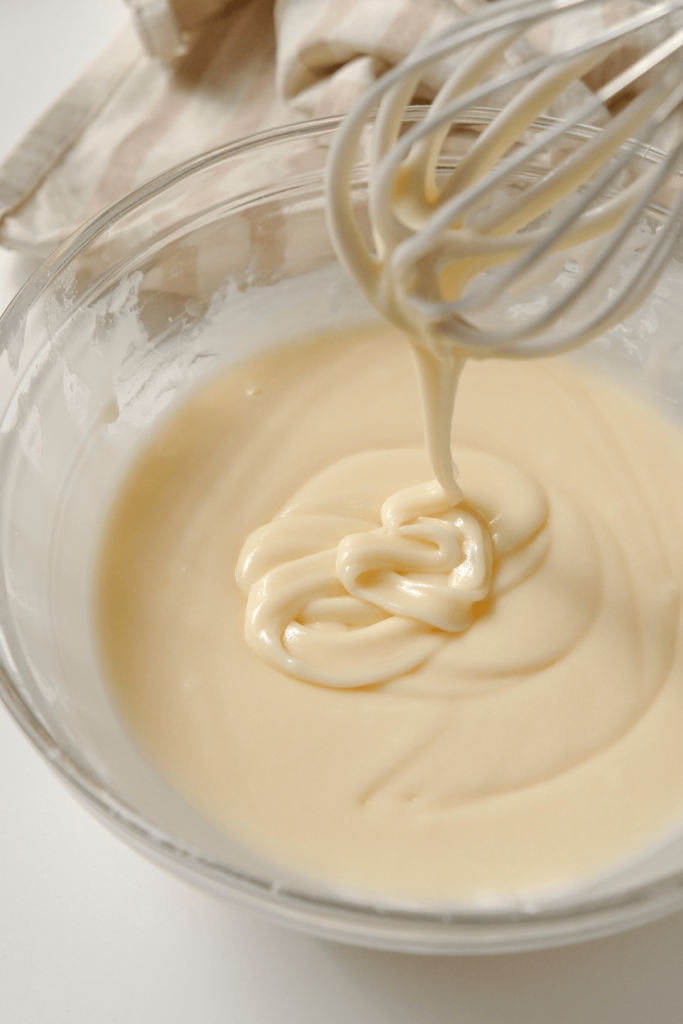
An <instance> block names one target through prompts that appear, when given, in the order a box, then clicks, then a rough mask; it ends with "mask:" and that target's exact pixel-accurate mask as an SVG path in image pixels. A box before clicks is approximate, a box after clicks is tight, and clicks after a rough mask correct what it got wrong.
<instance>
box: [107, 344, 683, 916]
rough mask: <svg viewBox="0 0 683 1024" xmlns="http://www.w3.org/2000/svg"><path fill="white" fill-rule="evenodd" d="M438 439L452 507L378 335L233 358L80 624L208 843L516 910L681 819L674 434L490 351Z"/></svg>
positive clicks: (167, 446)
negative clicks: (452, 464)
mask: <svg viewBox="0 0 683 1024" xmlns="http://www.w3.org/2000/svg"><path fill="white" fill-rule="evenodd" d="M453 438H454V453H455V459H456V462H457V464H458V466H459V470H460V472H459V476H458V486H459V488H460V489H461V491H458V493H455V492H453V490H452V488H451V489H450V493H448V492H447V489H445V488H444V487H443V485H442V484H441V485H440V484H436V483H434V482H432V483H431V484H430V483H429V481H430V478H431V475H432V474H431V471H430V468H429V463H428V461H427V457H426V454H425V451H424V448H423V432H422V422H421V414H420V405H419V398H418V394H417V388H416V386H415V381H414V370H413V368H412V366H411V361H410V356H409V353H408V350H407V346H406V345H405V344H404V342H403V341H402V339H401V337H400V336H399V335H398V333H397V332H395V331H394V330H393V329H390V328H383V329H380V328H373V329H368V330H367V331H359V332H353V333H341V334H338V335H334V334H332V335H329V336H326V337H324V338H320V339H314V340H312V341H311V342H309V343H302V344H299V345H292V346H289V347H286V348H282V349H278V350H276V351H274V352H272V353H270V354H266V355H264V356H261V357H259V358H257V359H255V360H253V361H252V362H250V363H247V364H245V365H243V366H240V367H237V368H235V369H233V370H231V371H230V372H228V373H227V374H226V375H225V376H223V377H222V378H221V379H219V380H217V381H216V382H215V383H213V384H212V385H210V386H208V387H207V388H206V389H205V390H204V391H201V392H199V393H198V394H197V395H195V396H194V397H193V398H192V399H191V400H190V401H189V402H188V403H187V405H186V406H185V408H184V409H182V410H181V411H180V412H178V413H176V414H175V415H174V417H172V418H171V419H169V421H168V422H167V424H166V425H165V426H164V427H163V428H162V429H161V430H160V431H159V433H158V434H157V436H156V437H155V439H154V440H153V442H152V443H151V444H150V446H149V448H148V449H147V450H146V451H145V452H144V453H143V454H142V456H141V457H140V460H139V462H138V464H137V466H136V467H135V469H134V470H133V473H132V474H131V476H130V479H129V480H128V482H127V484H126V486H125V487H124V489H123V492H122V494H121V497H120V499H119V501H118V503H117V506H116V508H115V509H114V512H113V516H112V520H111V523H110V526H109V528H108V532H107V535H106V537H105V541H104V547H103V555H102V562H101V567H100V575H99V594H98V611H99V622H100V629H101V638H102V648H103V651H104V655H105V658H106V662H107V667H108V671H109V675H110V678H111V681H112V686H113V689H114V691H115V693H116V696H117V699H118V701H119V703H120V706H121V707H122V709H123V712H124V715H125V717H126V720H127V721H128V723H129V724H130V727H131V728H132V729H133V731H134V732H135V733H136V734H137V735H138V737H139V738H140V740H141V742H142V744H143V746H144V747H145V748H146V749H147V750H148V751H149V752H150V755H151V756H152V757H153V759H154V761H155V763H156V764H157V765H158V766H159V768H160V770H161V771H162V772H163V773H164V774H165V775H166V776H167V777H168V778H169V779H170V780H171V781H172V782H173V783H174V785H175V786H176V787H177V788H178V789H179V790H180V791H181V792H182V793H184V794H185V795H186V796H187V797H188V799H190V800H191V801H192V802H193V803H195V804H196V805H197V806H199V807H200V808H201V809H202V810H203V811H204V813H205V814H206V815H207V816H208V817H210V818H211V819H212V820H213V821H215V822H216V823H218V824H219V825H220V826H221V827H223V828H225V829H227V830H229V831H230V832H231V833H233V834H234V835H236V836H237V837H239V838H241V839H242V840H243V841H245V842H247V843H248V844H251V845H252V846H254V847H255V848H258V849H259V850H261V851H262V852H265V853H266V854H268V855H270V856H272V857H273V858H274V859H276V860H280V861H281V862H283V863H286V864H289V865H290V866H292V867H293V868H295V869H298V870H300V871H302V872H309V873H312V874H315V875H317V876H319V877H321V878H324V879H327V880H330V881H332V882H335V883H339V884H345V885H351V886H354V887H356V888H358V889H361V890H365V891H370V892H378V893H384V894H387V895H399V896H404V897H409V898H412V897H430V898H447V899H478V898H494V897H496V898H497V897H501V898H504V897H507V896H510V895H519V894H520V893H528V892H531V891H534V892H536V891H539V890H543V889H544V888H548V887H549V888H553V887H562V886H567V885H572V884H575V883H576V882H577V881H580V880H581V879H585V878H587V877H590V876H591V875H593V874H595V873H596V872H600V871H602V870H605V869H607V868H609V867H610V866H613V865H614V864H616V863H620V862H621V861H623V860H624V859H625V858H628V857H629V856H631V855H633V854H635V853H637V852H638V851H639V850H641V849H643V848H644V847H646V846H647V845H648V844H650V843H653V842H655V841H656V840H657V839H659V838H660V837H662V836H663V835H664V834H665V833H666V831H667V830H668V829H670V828H672V827H674V825H675V824H676V823H677V822H678V821H680V819H681V815H682V813H683V745H682V744H681V743H680V735H681V732H682V731H683V683H682V680H683V661H682V657H683V654H682V652H681V649H680V641H679V617H680V611H679V593H680V592H681V588H682V587H683V534H682V533H681V531H680V527H679V520H680V513H679V510H680V508H681V507H683V504H682V502H683V443H681V439H680V437H679V436H678V433H677V432H676V431H675V430H674V429H673V428H672V427H670V426H669V425H668V424H667V423H666V422H665V421H664V420H663V419H661V418H660V417H658V416H657V415H655V414H654V413H653V412H651V411H649V409H648V408H647V407H646V406H645V405H643V404H641V403H639V402H638V401H637V400H635V399H632V398H630V397H629V396H627V395H625V394H623V393H620V392H619V391H618V390H615V389H613V388H612V387H611V386H610V385H608V384H606V383H605V382H604V381H601V380H599V379H596V378H593V377H591V376H590V375H587V374H585V373H583V372H579V371H578V370H576V369H573V368H571V366H568V365H564V364H561V363H550V364H547V363H546V364H541V363H534V364H525V365H523V366H520V365H518V364H512V363H507V362H503V361H501V362H497V361H487V362H486V363H481V364H468V365H467V366H466V367H465V369H464V371H463V374H462V384H461V387H460V390H459V395H458V404H457V408H456V415H455V422H454V430H453ZM449 457H450V453H449ZM254 531H255V532H254ZM236 565H237V566H238V572H237V576H238V580H239V586H238V582H237V580H236V579H235V566H236ZM240 587H241V588H242V589H243V590H244V592H245V593H246V594H247V595H248V597H247V641H248V644H247V643H245V642H244V635H243V630H244V621H245V598H244V596H243V594H242V593H241V592H240ZM254 652H255V653H254Z"/></svg>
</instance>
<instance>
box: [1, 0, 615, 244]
mask: <svg viewBox="0 0 683 1024" xmlns="http://www.w3.org/2000/svg"><path fill="white" fill-rule="evenodd" d="M128 2H129V4H130V7H131V9H132V14H133V24H132V25H131V27H130V28H129V29H128V30H127V31H125V32H124V34H123V35H122V36H121V37H120V38H119V39H117V40H116V41H115V42H114V43H113V45H112V46H111V47H110V48H109V50H108V51H107V52H106V53H104V54H103V55H102V56H101V57H100V58H99V59H98V60H97V61H96V62H95V63H94V64H93V65H92V67H91V68H90V69H89V70H88V71H87V72H86V73H85V74H84V75H83V76H82V77H81V78H80V80H78V81H77V82H76V83H75V84H74V85H73V86H72V87H71V89H70V90H69V91H68V92H67V93H66V94H65V95H63V96H62V97H61V98H60V99H58V100H57V102H56V103H55V104H54V105H53V106H52V107H51V108H50V109H49V110H48V111H47V112H46V114H45V115H44V116H43V118H42V119H41V120H40V121H39V122H38V123H37V124H36V125H35V126H34V128H33V129H32V130H31V131H30V132H29V133H28V135H27V136H26V137H25V138H24V139H23V141H22V142H21V143H20V144H19V146H18V147H17V148H16V150H15V151H14V152H13V153H12V154H11V155H10V156H9V157H8V158H7V160H5V162H4V164H3V165H2V166H0V244H1V245H3V246H5V247H7V248H9V249H14V250H17V251H19V252H23V253H27V254H32V255H35V256H46V255H48V254H49V253H50V252H51V251H52V250H53V249H54V248H55V247H56V246H57V245H59V244H60V243H61V242H62V241H63V240H64V239H65V238H66V237H68V235H70V234H71V232H72V231H74V230H75V229H76V228H77V227H78V226H79V225H81V224H82V223H84V222H85V221H86V220H88V219H89V218H90V217H92V216H93V215H94V214H96V213H97V212H98V211H100V210H101V209H103V208H104V207H105V206H107V205H109V204H110V203H112V202H114V201H115V200H117V199H119V198H121V197H122V196H123V195H125V194H126V193H127V192H130V191H131V190H132V189H134V188H136V187H137V186H139V185H141V184H143V183H144V182H145V181H148V180H149V179H150V178H152V177H154V176H155V175H157V174H159V173H161V172H162V171H165V170H167V169H168V168H169V167H171V166H173V165H174V164H176V163H179V162H180V161H182V160H186V159H189V158H190V157H193V156H196V155H197V154H199V153H201V152H203V151H205V150H208V149H211V148H213V147H215V146H218V145H220V144H222V143H226V142H229V141H232V140H234V139H236V138H239V137H240V136H243V135H249V134H252V133H254V132H258V131H262V130H264V129H267V128H271V127H274V126H277V125H281V124H286V123H290V122H294V121H300V120H302V119H304V118H310V117H318V116H323V115H326V114H332V113H342V112H344V111H346V110H348V108H349V106H350V105H351V103H352V102H353V100H354V99H355V98H356V97H357V96H358V95H360V93H361V92H362V91H363V90H364V89H365V88H367V86H368V85H369V84H370V83H371V82H373V81H374V80H376V79H377V78H378V77H379V76H380V75H382V74H383V73H384V72H385V71H386V70H387V69H388V68H389V67H391V66H392V65H394V64H395V63H397V62H398V61H399V60H401V59H402V58H403V57H405V55H406V54H407V53H408V52H409V50H410V49H412V47H413V46H415V44H416V43H417V42H418V41H419V40H420V39H421V38H423V37H424V36H425V35H426V34H431V33H433V32H435V31H437V30H438V29H439V28H440V27H441V26H443V25H445V24H446V23H448V22H449V21H450V20H453V19H458V18H461V17H462V16H463V14H464V13H466V12H468V11H471V10H472V9H473V8H474V7H475V6H476V5H477V4H478V3H481V2H484V0H128ZM631 2H633V0H624V3H631ZM575 24H576V33H577V40H578V39H579V38H586V37H587V35H590V34H593V33H594V32H595V31H597V30H598V29H599V28H600V27H601V25H602V24H603V16H602V13H601V10H600V9H599V8H596V9H594V10H589V11H588V12H586V11H583V12H581V15H580V17H579V18H578V19H577V20H576V23H575ZM562 31H563V39H564V42H565V44H566V37H567V32H568V31H569V32H571V31H572V28H571V24H570V23H567V22H566V21H565V23H564V24H563V29H562ZM535 42H536V43H537V44H538V45H540V46H541V47H542V48H543V49H550V50H552V49H553V39H552V38H550V37H549V38H542V39H538V40H535ZM443 74H444V69H443V67H442V68H441V69H440V71H439V69H438V68H437V69H436V70H434V71H433V72H432V77H431V78H429V77H427V79H426V80H425V82H424V83H423V85H422V87H421V91H420V93H419V94H418V99H419V98H422V99H429V98H430V97H431V96H432V95H433V94H434V92H435V90H436V89H437V88H438V86H439V84H440V76H442V75H443ZM580 87H581V88H585V87H583V86H580Z"/></svg>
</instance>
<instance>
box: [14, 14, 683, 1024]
mask: <svg viewBox="0 0 683 1024" xmlns="http://www.w3.org/2000/svg"><path fill="white" fill-rule="evenodd" d="M396 2H398V0H396ZM126 17H127V14H126V10H125V8H124V5H123V2H122V0H0V157H2V156H3V155H4V154H5V153H6V152H8V151H9V149H10V148H11V146H12V145H13V144H14V143H15V142H16V141H17V139H18V138H19V137H20V136H21V134H22V132H23V131H24V130H25V129H26V128H27V127H28V126H29V124H30V123H31V121H32V120H33V119H34V118H35V117H37V116H38V115H39V114H40V113H41V111H42V110H43V109H44V107H45V106H46V105H47V104H48V103H49V102H50V100H51V99H53V98H54V97H55V96H56V95H57V94H58V92H59V91H60V90H61V89H63V88H64V87H65V86H66V85H67V84H68V83H69V81H70V80H71V78H72V77H74V76H75V75H76V74H77V73H78V72H79V71H80V70H81V69H82V68H83V67H84V66H85V65H86V64H87V63H88V61H89V60H90V59H92V58H93V57H94V56H96V54H97V52H98V51H99V50H100V49H101V48H102V47H103V46H104V45H106V43H107V42H108V40H109V39H110V38H111V37H112V36H113V34H114V32H115V31H117V29H118V28H119V27H120V26H122V25H123V23H124V21H125V18H126ZM25 272H26V268H25V266H24V265H18V264H17V261H16V259H15V258H14V257H13V256H10V255H8V254H6V253H2V252H0V306H2V307H4V305H5V304H6V302H7V301H8V300H9V299H10V298H11V296H12V294H13V292H14V290H15V289H16V288H17V287H18V285H19V284H20V283H21V279H22V276H23V275H25ZM157 1021H158V1022H162V1021H163V1022H164V1024H186V1022H191V1024H217V1022H219V1021H221V1022H223V1021H229V1022H231V1024H242V1022H245V1024H351V1022H359V1024H417V1022H419V1024H437V1022H438V1024H441V1022H444V1024H446V1022H448V1024H451V1022H453V1024H681V1022H682V1021H683V915H681V914H677V915H675V916H672V917H669V918H667V919H665V920H663V921H661V922H658V923H656V924H654V925H649V926H647V927H644V928H641V929H639V930H637V931H634V932H630V933H627V934H623V935H619V936H616V937H613V938H610V939H603V940H600V941H597V942H591V943H587V944H584V945H580V946H574V947H570V948H567V949H562V950H551V951H548V952H544V953H528V954H522V955H514V956H502V957H493V958H483V957H482V958H478V957H476V958H475V957H472V958H464V959H456V958H446V957H433V958H430V957H410V956H402V955H397V954H390V953H376V952H370V951H367V950H359V949H352V948H348V947H344V946H337V945H334V944H332V943H326V942H321V941H319V940H316V939H311V938H308V937H305V936H301V935H297V934H294V933H289V932H287V931H285V930H281V929H278V928H276V927H274V926H272V925H269V924H265V923H263V922H261V921H259V920H257V919H252V918H251V917H249V916H246V915H244V914H243V913H241V912H237V911H235V910H234V909H232V908H231V907H229V906H224V905H222V904H220V903H218V902H216V901H214V900H213V899H211V898H210V897H208V896H205V895H204V894H202V893H200V892H196V891H195V890H193V889H191V888H189V887H187V886H186V885H184V884H183V883H181V882H178V881H176V880H175V879H174V878H171V877H169V876H167V875H166V874H164V873H163V872H161V871H160V870H159V869H157V868H156V867H154V866H152V865H151V864H148V863H147V862H146V861H145V860H144V859H143V858H142V857H141V856H139V855H138V854H136V853H134V852H132V851H131V850H129V849H128V848H127V847H126V846H124V845H123V844H122V843H121V842H120V841H119V840H118V839H116V838H114V837H113V836H111V835H110V834H109V833H108V832H107V831H105V830H104V829H103V828H102V827H101V826H100V825H99V824H98V823H97V822H95V821H94V820H92V819H91V818H90V817H89V815H88V814H87V812H86V811H85V810H83V809H82V808H81V807H80V805H78V804H76V802H75V801H74V800H73V798H72V797H71V796H70V794H69V793H67V792H66V791H65V790H64V789H63V787H62V785H61V784H60V783H59V782H58V781H57V779H56V778H55V776H54V775H53V774H52V772H51V771H50V769H49V768H48V767H47V766H46V765H45V764H44V763H43V762H42V760H41V759H40V757H39V756H38V755H37V754H36V753H35V752H34V751H33V749H32V748H31V747H30V746H29V744H28V742H27V741H26V740H25V738H24V737H23V736H22V735H21V734H20V732H19V730H18V729H17V727H16V726H15V725H14V723H13V722H12V721H11V720H10V718H9V716H8V715H7V714H6V713H5V712H4V710H3V709H2V708H0V1022H1V1024H62V1022H64V1024H66V1022H69V1024H156V1022H157Z"/></svg>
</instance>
